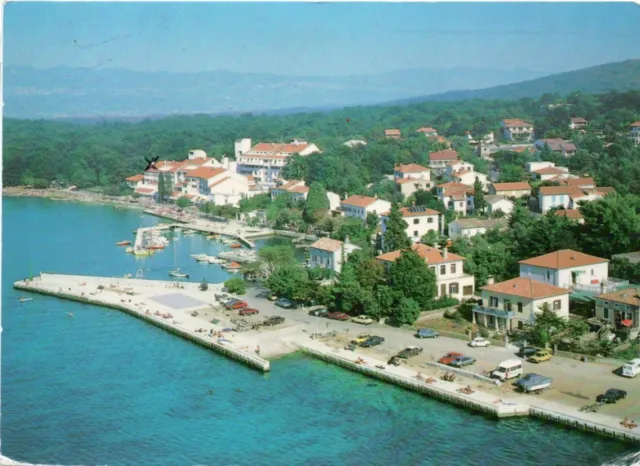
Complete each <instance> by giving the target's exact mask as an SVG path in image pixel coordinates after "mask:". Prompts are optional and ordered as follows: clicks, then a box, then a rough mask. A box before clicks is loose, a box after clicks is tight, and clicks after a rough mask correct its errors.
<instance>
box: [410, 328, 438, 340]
mask: <svg viewBox="0 0 640 466" xmlns="http://www.w3.org/2000/svg"><path fill="white" fill-rule="evenodd" d="M439 336H440V334H439V333H438V332H437V331H435V330H433V329H432V328H421V329H419V330H418V331H417V333H416V338H438V337H439Z"/></svg>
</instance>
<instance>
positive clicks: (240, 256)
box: [218, 249, 258, 264]
mask: <svg viewBox="0 0 640 466" xmlns="http://www.w3.org/2000/svg"><path fill="white" fill-rule="evenodd" d="M218 257H219V258H221V259H225V260H229V261H234V262H237V263H239V264H243V263H247V262H257V261H258V254H256V252H255V251H250V250H246V249H245V250H237V251H225V252H220V253H218Z"/></svg>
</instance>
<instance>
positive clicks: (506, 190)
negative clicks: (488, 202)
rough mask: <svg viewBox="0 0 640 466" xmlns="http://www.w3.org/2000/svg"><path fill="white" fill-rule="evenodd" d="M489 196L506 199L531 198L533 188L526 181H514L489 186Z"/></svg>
mask: <svg viewBox="0 0 640 466" xmlns="http://www.w3.org/2000/svg"><path fill="white" fill-rule="evenodd" d="M489 194H491V195H496V196H504V197H515V198H520V197H529V196H531V186H530V185H529V183H527V182H526V181H513V182H510V183H491V184H489Z"/></svg>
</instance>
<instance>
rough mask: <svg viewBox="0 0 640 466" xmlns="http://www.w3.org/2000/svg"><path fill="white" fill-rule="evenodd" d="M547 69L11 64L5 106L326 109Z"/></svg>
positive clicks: (125, 111)
mask: <svg viewBox="0 0 640 466" xmlns="http://www.w3.org/2000/svg"><path fill="white" fill-rule="evenodd" d="M545 74H547V73H544V72H540V71H531V70H512V71H502V70H492V69H476V68H454V69H440V70H436V69H409V70H399V71H392V72H387V73H382V74H378V75H366V76H333V77H325V76H278V75H274V74H266V73H255V74H252V73H234V72H230V71H215V72H197V73H168V72H155V73H145V72H138V71H131V70H123V69H80V68H69V67H57V68H49V69H35V68H31V67H26V66H16V67H11V66H9V67H6V68H5V70H4V77H5V88H4V98H5V107H4V110H5V115H6V116H9V117H15V118H54V117H85V116H140V117H141V116H147V115H167V114H175V113H180V114H193V113H210V114H212V113H240V112H249V111H252V112H262V111H269V112H273V111H275V110H280V109H291V108H305V109H313V108H323V109H326V108H329V107H344V106H351V105H372V104H377V103H380V102H385V101H390V100H395V99H403V98H409V97H411V96H414V95H416V94H423V93H425V92H429V93H440V92H445V91H453V90H455V89H460V88H476V87H488V86H494V85H498V84H504V83H509V82H516V81H521V80H523V79H528V78H532V77H539V76H543V75H545Z"/></svg>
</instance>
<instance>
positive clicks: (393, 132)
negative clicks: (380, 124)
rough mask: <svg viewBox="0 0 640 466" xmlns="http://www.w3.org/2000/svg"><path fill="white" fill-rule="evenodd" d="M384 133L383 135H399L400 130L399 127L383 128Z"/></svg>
mask: <svg viewBox="0 0 640 466" xmlns="http://www.w3.org/2000/svg"><path fill="white" fill-rule="evenodd" d="M384 134H385V136H400V130H399V129H385V130H384Z"/></svg>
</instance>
